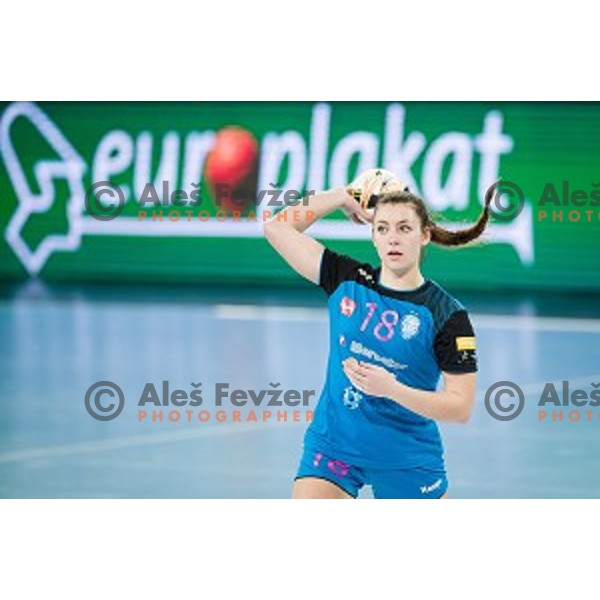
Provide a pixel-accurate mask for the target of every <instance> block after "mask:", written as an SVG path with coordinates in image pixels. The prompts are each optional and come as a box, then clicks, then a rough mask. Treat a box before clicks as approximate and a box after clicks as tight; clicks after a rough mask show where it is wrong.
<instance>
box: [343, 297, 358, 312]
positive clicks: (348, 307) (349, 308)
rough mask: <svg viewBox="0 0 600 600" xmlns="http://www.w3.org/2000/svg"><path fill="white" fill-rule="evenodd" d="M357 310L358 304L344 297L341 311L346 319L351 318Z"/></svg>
mask: <svg viewBox="0 0 600 600" xmlns="http://www.w3.org/2000/svg"><path fill="white" fill-rule="evenodd" d="M355 309H356V302H354V300H352V298H348V296H344V297H343V298H342V300H341V302H340V311H341V313H342V314H343V315H345V316H346V317H351V316H352V314H353V313H354V311H355Z"/></svg>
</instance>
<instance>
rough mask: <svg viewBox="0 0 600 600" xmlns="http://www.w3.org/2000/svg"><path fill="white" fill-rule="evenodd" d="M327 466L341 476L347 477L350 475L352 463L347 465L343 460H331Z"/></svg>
mask: <svg viewBox="0 0 600 600" xmlns="http://www.w3.org/2000/svg"><path fill="white" fill-rule="evenodd" d="M327 468H328V469H329V470H330V471H331V472H332V473H334V474H335V475H338V476H339V477H346V475H348V471H349V470H350V465H347V464H346V463H345V462H342V461H341V460H330V461H329V462H328V463H327Z"/></svg>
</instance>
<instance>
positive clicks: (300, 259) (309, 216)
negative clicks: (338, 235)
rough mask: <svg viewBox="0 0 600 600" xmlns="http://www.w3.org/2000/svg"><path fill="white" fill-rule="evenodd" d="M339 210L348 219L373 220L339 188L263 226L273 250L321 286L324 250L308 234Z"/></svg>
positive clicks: (320, 195) (286, 210)
mask: <svg viewBox="0 0 600 600" xmlns="http://www.w3.org/2000/svg"><path fill="white" fill-rule="evenodd" d="M338 208H340V209H342V210H344V212H345V213H346V214H347V215H352V214H357V215H359V216H361V217H362V218H363V219H364V220H366V221H368V220H369V218H370V217H369V215H368V214H367V213H366V212H365V211H364V209H362V208H361V207H360V205H359V204H358V202H356V200H355V199H354V198H353V197H352V196H350V194H348V193H347V192H346V190H345V189H344V188H336V189H333V190H329V191H326V192H319V193H318V194H315V195H312V196H308V202H306V204H305V203H304V202H302V203H300V204H298V205H297V206H288V207H287V208H285V209H284V210H282V211H281V212H279V213H278V214H277V215H276V216H275V217H273V219H271V220H270V221H269V222H267V223H265V225H264V226H263V231H264V233H265V237H266V238H267V240H268V241H269V243H270V244H271V246H273V248H275V250H277V252H278V253H279V254H280V255H281V256H282V257H283V259H284V260H285V261H286V262H287V263H288V264H289V265H290V266H291V267H292V268H293V269H294V270H295V271H296V272H298V273H299V274H300V275H302V276H303V277H305V278H306V279H308V280H309V281H312V282H313V283H316V284H318V283H319V272H320V268H321V256H322V254H323V248H324V246H323V244H321V243H320V242H318V241H317V240H315V239H314V238H312V237H310V236H309V235H307V234H306V233H304V231H305V230H306V229H307V228H308V227H310V225H311V224H312V223H314V222H315V221H317V220H318V219H320V218H322V217H324V216H325V215H328V214H330V213H332V212H333V211H334V210H336V209H338Z"/></svg>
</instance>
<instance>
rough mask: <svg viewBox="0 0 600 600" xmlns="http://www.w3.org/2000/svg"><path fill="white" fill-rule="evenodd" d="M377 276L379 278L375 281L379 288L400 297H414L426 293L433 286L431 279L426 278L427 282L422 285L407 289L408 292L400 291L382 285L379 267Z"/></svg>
mask: <svg viewBox="0 0 600 600" xmlns="http://www.w3.org/2000/svg"><path fill="white" fill-rule="evenodd" d="M376 275H377V276H376V278H375V281H376V282H377V286H378V287H380V288H381V289H383V290H385V291H386V292H392V293H394V294H399V295H404V296H412V295H414V294H419V293H421V292H423V291H425V290H426V289H427V288H428V287H429V286H430V285H431V279H429V278H427V277H426V278H425V280H424V281H423V283H422V284H421V285H419V286H417V287H416V288H411V289H407V290H399V289H396V288H391V287H388V286H387V285H384V284H383V283H381V267H379V268H378V269H377V271H376Z"/></svg>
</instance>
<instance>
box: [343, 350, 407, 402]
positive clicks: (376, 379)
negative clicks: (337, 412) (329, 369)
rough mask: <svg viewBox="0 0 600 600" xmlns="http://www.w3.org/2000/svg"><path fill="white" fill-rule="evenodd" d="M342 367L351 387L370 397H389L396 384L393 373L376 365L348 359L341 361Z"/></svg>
mask: <svg viewBox="0 0 600 600" xmlns="http://www.w3.org/2000/svg"><path fill="white" fill-rule="evenodd" d="M342 366H343V368H344V373H345V374H346V376H347V377H348V379H349V380H350V382H351V383H352V385H353V386H354V387H355V388H357V389H358V390H360V391H361V392H363V393H365V394H368V395H370V396H382V397H389V396H390V395H391V392H392V389H393V388H394V386H395V385H397V384H398V382H397V380H396V377H395V375H394V374H393V373H391V372H390V371H388V370H387V369H384V368H383V367H380V366H378V365H373V364H371V363H366V362H359V361H358V360H356V359H355V358H352V357H350V358H347V359H346V360H344V361H342Z"/></svg>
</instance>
